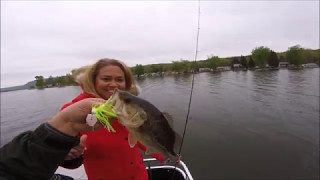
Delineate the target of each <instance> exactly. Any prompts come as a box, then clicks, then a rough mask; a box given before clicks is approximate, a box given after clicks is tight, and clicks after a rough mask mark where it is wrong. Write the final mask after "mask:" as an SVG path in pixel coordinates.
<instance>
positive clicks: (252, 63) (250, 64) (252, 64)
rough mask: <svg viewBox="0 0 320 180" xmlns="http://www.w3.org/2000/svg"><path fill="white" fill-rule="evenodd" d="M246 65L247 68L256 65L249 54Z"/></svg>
mask: <svg viewBox="0 0 320 180" xmlns="http://www.w3.org/2000/svg"><path fill="white" fill-rule="evenodd" d="M248 67H249V68H254V67H256V64H255V63H254V61H253V59H252V57H251V56H250V59H249V62H248Z"/></svg>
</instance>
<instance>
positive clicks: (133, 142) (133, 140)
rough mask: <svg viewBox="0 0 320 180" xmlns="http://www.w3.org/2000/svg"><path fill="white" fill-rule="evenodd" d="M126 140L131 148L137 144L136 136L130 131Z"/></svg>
mask: <svg viewBox="0 0 320 180" xmlns="http://www.w3.org/2000/svg"><path fill="white" fill-rule="evenodd" d="M128 142H129V146H130V147H131V148H133V147H134V146H135V145H136V144H137V138H136V137H135V136H134V135H133V134H132V133H130V132H129V135H128Z"/></svg>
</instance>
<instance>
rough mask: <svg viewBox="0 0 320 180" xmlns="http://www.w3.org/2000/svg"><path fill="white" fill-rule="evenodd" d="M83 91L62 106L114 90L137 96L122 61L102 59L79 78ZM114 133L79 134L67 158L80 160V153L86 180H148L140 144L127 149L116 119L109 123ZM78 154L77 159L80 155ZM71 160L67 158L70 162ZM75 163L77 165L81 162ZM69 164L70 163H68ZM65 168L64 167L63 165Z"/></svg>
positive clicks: (127, 70) (102, 131)
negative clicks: (77, 140) (78, 140)
mask: <svg viewBox="0 0 320 180" xmlns="http://www.w3.org/2000/svg"><path fill="white" fill-rule="evenodd" d="M78 81H79V83H80V85H81V88H82V89H83V93H81V94H80V95H79V96H77V97H76V98H75V99H73V100H72V102H70V103H68V104H65V105H64V106H63V107H62V108H61V109H64V108H65V107H67V106H69V105H71V104H73V103H75V102H77V101H80V100H82V99H86V98H91V97H99V98H103V99H105V100H107V99H108V98H109V97H110V96H111V95H112V94H113V91H114V90H115V89H121V90H127V91H129V92H131V93H132V94H135V95H137V94H138V92H137V88H136V85H135V83H134V79H133V76H132V74H131V71H130V69H129V68H128V67H127V66H126V65H125V64H123V63H122V62H120V61H118V60H114V59H101V60H99V61H98V62H96V63H95V64H94V65H92V66H90V67H89V68H88V69H87V70H86V71H85V73H84V74H83V75H82V76H80V78H79V79H78ZM112 127H113V128H114V129H115V130H116V132H115V133H112V132H108V130H106V129H101V130H97V131H94V132H86V133H81V135H86V136H87V137H86V136H82V137H81V141H82V142H84V141H85V143H83V144H85V146H84V145H83V144H82V143H80V145H79V146H77V147H75V148H73V149H72V150H71V151H70V152H69V154H68V156H67V157H66V160H73V162H80V163H81V157H80V155H81V154H82V152H83V150H84V148H86V150H85V151H84V153H83V164H84V167H85V170H86V173H87V175H88V178H89V180H97V179H139V180H146V179H148V175H147V171H146V169H145V166H144V163H143V157H142V155H141V154H140V152H139V148H140V149H142V150H144V151H145V147H144V146H143V145H142V144H139V143H138V144H137V145H136V146H135V147H133V148H130V146H129V144H128V131H127V129H126V128H125V127H124V126H122V125H121V124H120V123H119V121H118V120H115V121H114V122H113V123H112ZM152 156H153V157H155V158H157V159H158V160H159V161H162V160H163V156H162V155H160V154H153V155H152ZM79 157H80V158H79ZM69 162H70V161H69ZM80 163H78V165H80ZM69 164H70V163H69ZM65 167H66V166H65Z"/></svg>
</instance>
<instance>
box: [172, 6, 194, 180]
mask: <svg viewBox="0 0 320 180" xmlns="http://www.w3.org/2000/svg"><path fill="white" fill-rule="evenodd" d="M199 33H200V0H198V26H197V40H196V51H195V56H194V63H193V68H192V83H191V90H190V98H189V104H188V112H187V116H186V122H185V124H184V130H183V134H182V140H181V144H180V148H179V152H178V155H179V156H180V155H181V150H182V146H183V142H184V137H185V135H186V130H187V125H188V122H189V114H190V107H191V100H192V95H193V86H194V74H195V65H196V62H197V58H198V52H199V51H198V47H199ZM177 165H178V162H175V165H174V171H173V174H172V179H173V177H174V174H175V171H176V168H177Z"/></svg>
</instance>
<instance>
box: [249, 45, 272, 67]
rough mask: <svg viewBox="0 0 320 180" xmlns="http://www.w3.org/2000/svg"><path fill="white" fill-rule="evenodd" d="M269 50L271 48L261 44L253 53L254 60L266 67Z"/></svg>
mask: <svg viewBox="0 0 320 180" xmlns="http://www.w3.org/2000/svg"><path fill="white" fill-rule="evenodd" d="M269 52H270V49H269V48H268V47H264V46H260V47H256V48H255V49H253V50H252V52H251V54H252V58H253V60H254V61H255V63H256V64H257V65H258V66H259V67H265V66H266V64H267V62H268V56H269Z"/></svg>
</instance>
